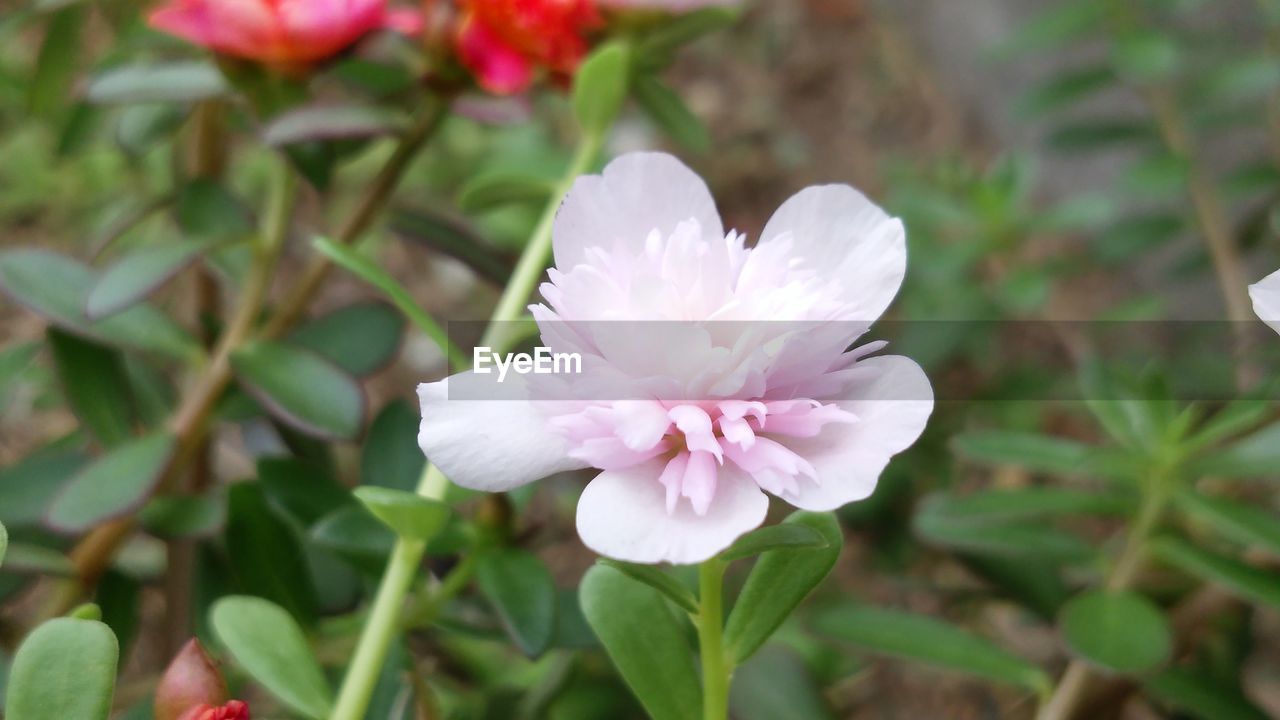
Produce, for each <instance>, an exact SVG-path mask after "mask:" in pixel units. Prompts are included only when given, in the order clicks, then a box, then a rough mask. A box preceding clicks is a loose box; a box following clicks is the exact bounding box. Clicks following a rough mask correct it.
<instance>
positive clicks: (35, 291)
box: [0, 249, 201, 360]
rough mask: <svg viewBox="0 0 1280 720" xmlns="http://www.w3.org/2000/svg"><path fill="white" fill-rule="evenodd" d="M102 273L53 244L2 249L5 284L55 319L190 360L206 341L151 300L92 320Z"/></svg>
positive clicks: (0, 274)
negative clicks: (93, 293) (91, 299)
mask: <svg viewBox="0 0 1280 720" xmlns="http://www.w3.org/2000/svg"><path fill="white" fill-rule="evenodd" d="M95 282H97V275H96V274H95V273H94V272H93V271H92V270H91V269H89V268H88V267H87V266H85V265H84V264H82V263H80V262H79V261H78V260H73V259H72V258H69V257H66V256H64V255H59V254H57V253H53V252H49V251H47V250H36V249H19V250H8V251H5V252H0V290H3V291H4V292H5V293H7V294H8V295H9V296H10V297H12V298H13V299H14V300H16V301H17V302H19V303H21V304H23V305H25V306H26V307H27V308H28V309H30V310H31V311H32V312H35V313H37V314H39V315H42V316H44V317H45V318H46V319H48V320H49V321H50V322H52V323H53V324H55V325H57V326H59V327H61V328H64V329H66V330H69V331H71V332H74V333H77V334H80V335H84V336H86V337H89V338H93V339H95V340H99V341H101V342H104V343H107V344H109V345H116V346H122V347H127V348H133V349H135V350H143V351H148V352H155V353H159V354H161V355H167V356H169V357H175V358H179V359H183V360H190V359H192V358H195V357H199V356H200V354H201V350H200V346H199V344H198V343H197V342H196V341H195V339H194V338H192V337H191V336H190V335H188V334H187V333H186V331H184V330H183V329H182V328H181V327H179V326H178V325H177V324H176V323H174V322H173V321H172V320H170V319H169V317H168V316H166V315H165V314H163V313H161V312H159V311H158V310H156V309H155V308H153V307H151V306H149V305H138V306H136V307H132V308H129V309H128V310H126V311H124V312H121V313H118V314H116V315H112V316H111V317H108V318H103V319H101V320H98V321H96V322H95V321H91V320H89V318H88V317H87V316H86V315H85V312H84V308H85V297H86V294H87V293H88V292H89V288H91V287H93V285H94V283H95Z"/></svg>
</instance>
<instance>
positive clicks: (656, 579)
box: [600, 559, 698, 614]
mask: <svg viewBox="0 0 1280 720" xmlns="http://www.w3.org/2000/svg"><path fill="white" fill-rule="evenodd" d="M600 562H601V563H603V564H605V565H608V566H609V567H612V568H616V569H618V570H621V571H622V572H624V573H626V575H627V577H629V578H631V579H632V580H639V581H640V582H642V583H644V584H645V585H648V586H649V587H651V588H653V589H654V590H657V591H658V592H660V593H662V594H663V595H666V596H667V599H668V600H670V601H671V602H673V603H675V604H676V606H677V607H679V608H680V609H681V610H684V611H685V612H687V613H691V614H693V613H697V612H698V599H697V598H696V597H694V596H693V593H692V592H690V591H689V588H687V587H685V586H684V585H682V584H681V583H680V581H679V580H677V579H675V578H674V577H671V575H670V574H668V573H665V572H663V571H662V570H661V569H659V568H657V567H656V566H654V565H636V564H635V563H628V562H621V561H619V560H608V559H603V560H601V561H600Z"/></svg>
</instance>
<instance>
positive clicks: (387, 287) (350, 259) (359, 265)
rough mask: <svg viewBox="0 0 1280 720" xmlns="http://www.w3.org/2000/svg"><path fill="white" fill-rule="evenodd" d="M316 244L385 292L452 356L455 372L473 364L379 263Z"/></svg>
mask: <svg viewBox="0 0 1280 720" xmlns="http://www.w3.org/2000/svg"><path fill="white" fill-rule="evenodd" d="M313 244H314V245H315V248H316V249H317V250H319V251H320V253H321V254H323V255H324V256H325V257H328V258H329V259H330V260H332V261H333V262H335V263H336V264H338V265H340V266H341V267H343V268H344V269H346V270H347V271H348V272H350V273H352V274H353V275H355V276H356V277H358V278H360V279H361V280H364V281H365V282H367V283H369V284H370V285H372V286H374V287H375V288H377V289H379V290H381V291H382V293H383V294H384V295H386V296H387V299H388V300H390V301H391V302H392V303H394V304H395V306H396V307H397V308H398V309H399V310H400V312H402V313H404V314H405V315H406V316H407V317H408V318H409V319H410V320H411V321H413V324H414V325H417V326H418V329H419V330H421V331H422V332H423V333H424V334H425V335H426V336H427V337H429V338H431V339H432V340H433V341H435V343H436V345H437V346H438V347H439V348H440V349H441V351H443V352H444V353H445V355H447V356H448V358H449V362H450V364H451V365H453V367H454V368H455V369H460V368H465V367H467V364H468V363H469V362H470V361H469V360H468V358H467V356H466V355H464V354H463V353H462V351H461V350H459V349H458V348H457V347H456V346H455V345H454V344H453V343H452V342H451V341H450V340H449V335H448V333H446V332H445V331H444V328H442V327H440V324H439V323H437V322H436V321H435V319H434V318H432V317H431V316H430V315H428V314H427V313H426V311H424V310H423V309H422V308H420V307H418V303H417V302H415V301H414V299H413V296H412V295H410V294H409V291H408V290H405V289H404V286H402V285H401V284H400V283H398V282H396V280H395V278H393V277H391V275H389V274H388V273H387V271H385V270H383V269H382V268H381V267H379V266H378V264H377V263H375V262H374V261H373V260H370V259H369V258H367V257H365V256H363V255H361V254H360V253H358V252H356V251H355V250H352V249H351V248H349V247H347V246H345V245H339V244H337V243H335V242H333V241H331V240H327V239H325V238H316V239H315V241H314V243H313Z"/></svg>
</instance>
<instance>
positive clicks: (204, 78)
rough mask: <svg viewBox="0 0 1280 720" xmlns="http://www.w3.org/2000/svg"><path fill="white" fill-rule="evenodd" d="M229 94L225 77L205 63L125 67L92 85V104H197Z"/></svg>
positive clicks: (96, 78) (89, 97)
mask: <svg viewBox="0 0 1280 720" xmlns="http://www.w3.org/2000/svg"><path fill="white" fill-rule="evenodd" d="M229 90H230V88H229V86H228V85H227V82H226V80H224V79H223V78H222V74H221V73H219V72H218V69H217V68H215V67H214V66H213V65H210V64H209V63H206V62H200V61H190V62H173V63H165V64H157V65H126V66H123V67H116V68H112V69H111V70H108V71H106V72H104V73H102V74H101V75H98V76H97V77H95V78H94V79H93V80H91V81H90V82H89V88H88V91H87V92H86V93H85V98H86V99H87V100H88V101H89V102H92V103H141V102H195V101H197V100H204V99H206V98H211V97H217V96H219V95H224V94H226V93H227V92H228V91H229Z"/></svg>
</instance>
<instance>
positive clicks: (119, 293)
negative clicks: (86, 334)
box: [85, 240, 209, 320]
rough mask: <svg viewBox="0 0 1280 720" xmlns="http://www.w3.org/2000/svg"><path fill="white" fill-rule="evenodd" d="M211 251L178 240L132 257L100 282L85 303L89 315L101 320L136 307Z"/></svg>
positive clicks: (149, 247) (147, 248)
mask: <svg viewBox="0 0 1280 720" xmlns="http://www.w3.org/2000/svg"><path fill="white" fill-rule="evenodd" d="M208 247H209V244H208V243H206V242H201V241H198V240H174V241H169V242H163V243H155V244H153V245H147V246H145V247H142V248H139V249H138V250H135V251H133V252H131V253H129V254H128V255H126V256H124V257H123V258H121V259H120V260H118V261H117V262H116V263H115V264H114V265H112V266H111V267H109V268H107V269H106V271H105V272H103V273H102V275H101V276H100V277H99V278H98V282H96V283H95V284H94V286H93V289H92V290H90V291H89V297H88V299H87V300H86V301H85V313H86V315H87V316H88V317H89V318H90V319H93V320H97V319H99V318H104V317H107V316H108V315H113V314H115V313H117V312H120V311H121V310H124V309H126V308H129V307H132V306H133V305H134V304H136V303H138V302H140V301H142V299H143V298H145V297H147V296H148V295H150V294H151V293H153V292H155V291H156V290H158V289H159V288H160V287H161V286H163V285H164V284H165V283H167V282H169V280H171V279H173V277H174V276H175V275H177V274H178V273H179V272H181V271H182V270H183V269H184V268H186V267H187V266H189V265H191V263H193V262H195V261H196V259H197V258H199V257H200V253H202V252H204V251H205V250H206V249H207V248H208Z"/></svg>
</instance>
